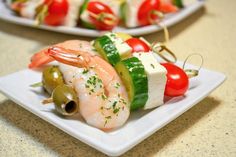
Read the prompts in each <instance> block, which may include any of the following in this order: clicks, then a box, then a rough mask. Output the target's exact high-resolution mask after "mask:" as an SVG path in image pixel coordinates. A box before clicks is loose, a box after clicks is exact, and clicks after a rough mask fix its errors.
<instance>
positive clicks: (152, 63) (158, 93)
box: [133, 52, 167, 109]
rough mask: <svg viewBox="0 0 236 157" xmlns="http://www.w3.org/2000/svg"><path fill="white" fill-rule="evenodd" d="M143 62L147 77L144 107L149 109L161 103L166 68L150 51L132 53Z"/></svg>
mask: <svg viewBox="0 0 236 157" xmlns="http://www.w3.org/2000/svg"><path fill="white" fill-rule="evenodd" d="M133 56H134V57H137V58H138V59H139V60H140V61H141V62H142V64H143V66H144V69H145V72H146V74H147V78H148V100H147V102H146V104H145V106H144V109H151V108H154V107H157V106H160V105H162V104H163V99H164V91H165V85H166V79H167V78H166V73H167V71H166V69H165V68H164V67H163V66H162V65H160V64H159V63H158V61H157V60H156V59H155V57H154V56H153V53H152V52H149V53H145V52H140V53H133Z"/></svg>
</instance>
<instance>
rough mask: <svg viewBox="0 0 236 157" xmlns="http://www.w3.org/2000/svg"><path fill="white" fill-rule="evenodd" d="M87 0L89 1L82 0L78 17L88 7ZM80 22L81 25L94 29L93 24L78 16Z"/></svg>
mask: <svg viewBox="0 0 236 157" xmlns="http://www.w3.org/2000/svg"><path fill="white" fill-rule="evenodd" d="M88 2H89V0H85V1H84V3H83V5H82V6H81V9H80V13H79V17H80V16H81V15H82V14H83V13H84V12H85V11H86V9H87V7H88ZM80 22H81V25H82V26H83V27H85V28H89V29H96V27H95V25H94V24H92V23H90V22H87V21H85V20H82V19H81V18H80Z"/></svg>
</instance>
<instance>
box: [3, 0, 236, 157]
mask: <svg viewBox="0 0 236 157" xmlns="http://www.w3.org/2000/svg"><path fill="white" fill-rule="evenodd" d="M235 8H236V1H235V0H228V1H220V0H218V1H215V0H209V1H207V2H206V5H205V8H202V9H200V10H199V11H197V12H196V13H194V14H193V15H191V16H190V17H188V18H187V19H185V20H184V21H182V22H181V23H179V24H176V25H175V26H173V27H171V28H169V31H170V35H171V40H170V43H169V44H168V46H169V47H170V48H171V49H172V50H173V51H174V52H175V53H176V54H177V56H178V59H179V60H184V59H185V58H186V57H187V56H188V55H189V54H191V53H200V54H202V55H203V56H204V68H207V69H210V70H214V71H219V72H222V73H224V74H225V75H226V76H227V80H226V81H225V82H224V84H223V85H221V86H220V87H219V88H217V89H216V90H215V91H214V92H212V93H211V94H210V95H209V96H208V97H206V98H205V99H204V100H202V101H201V102H200V103H198V104H197V105H196V106H194V107H193V108H191V109H190V110H188V111H187V112H186V113H184V114H183V115H181V116H180V117H178V118H177V119H176V120H174V121H172V122H171V123H169V124H168V125H166V126H165V127H164V128H162V129H160V130H159V131H157V132H156V133H154V134H153V135H152V136H150V137H148V138H147V139H146V140H144V141H143V142H141V143H140V144H138V145H137V146H135V147H134V148H133V149H131V150H130V151H128V152H127V153H125V154H124V155H123V156H125V157H126V156H135V157H136V156H158V157H161V156H181V157H182V156H191V157H193V156H196V157H199V156H220V157H222V156H232V157H233V156H236V83H235V79H236V70H235V69H236V63H235V61H236V20H235V17H236V15H235ZM144 37H145V38H147V39H148V40H150V41H155V40H159V41H162V40H163V33H162V32H158V33H153V34H151V35H146V36H144ZM68 39H87V40H91V39H89V38H82V37H79V36H72V35H66V34H59V33H54V32H49V31H44V30H38V29H33V28H28V27H24V26H18V25H15V24H11V23H7V22H4V21H1V20H0V76H4V75H7V74H10V73H13V72H16V71H19V70H22V69H24V68H26V67H27V64H28V63H29V60H30V56H31V55H32V54H33V53H34V52H36V51H37V50H39V49H40V48H42V47H45V46H47V45H50V44H53V43H57V42H61V41H64V40H68ZM193 62H194V60H193ZM19 83H20V81H19ZM0 156H2V157H8V156H16V157H23V156H24V157H32V156H34V157H37V156H44V157H49V156H50V157H53V156H65V157H72V156H73V157H75V156H105V155H104V154H102V153H100V152H98V151H97V150H95V149H93V148H91V147H89V146H87V145H86V144H84V143H82V142H80V141H79V140H77V139H75V138H73V137H71V136H69V135H67V134H66V133H64V132H63V131H61V130H59V129H57V128H56V127H54V126H52V125H50V124H49V123H47V122H45V121H44V120H42V119H40V118H38V117H37V116H35V115H33V114H32V113H30V112H28V111H26V110H25V109H23V108H21V107H20V106H18V105H17V104H15V103H14V102H12V101H11V100H10V99H8V98H7V97H5V96H3V95H2V94H0Z"/></svg>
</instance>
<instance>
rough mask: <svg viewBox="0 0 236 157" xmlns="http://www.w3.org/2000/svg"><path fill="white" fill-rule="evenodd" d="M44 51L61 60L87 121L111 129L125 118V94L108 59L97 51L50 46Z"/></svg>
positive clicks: (127, 102) (126, 110)
mask: <svg viewBox="0 0 236 157" xmlns="http://www.w3.org/2000/svg"><path fill="white" fill-rule="evenodd" d="M47 54H48V55H49V56H51V57H53V58H54V59H55V60H57V61H58V62H60V64H59V68H60V70H61V72H62V73H63V76H64V78H65V81H66V83H67V84H69V85H71V86H73V87H74V89H75V91H76V93H77V96H78V99H79V102H80V106H79V112H80V114H81V115H82V117H83V118H84V119H85V121H86V122H87V123H88V124H89V125H92V126H94V127H97V128H99V129H102V130H111V129H114V128H118V127H120V126H122V125H123V124H124V123H125V122H126V121H127V119H128V117H129V115H130V110H129V100H128V95H127V92H126V90H125V87H124V85H123V83H122V81H121V80H120V78H119V76H118V74H117V73H116V71H115V69H114V68H113V67H112V66H111V65H110V64H109V63H107V62H106V61H105V60H103V59H102V58H100V57H99V56H97V55H92V54H90V53H87V52H83V51H75V50H69V49H65V48H61V47H52V48H49V49H48V52H47ZM61 63H63V64H61Z"/></svg>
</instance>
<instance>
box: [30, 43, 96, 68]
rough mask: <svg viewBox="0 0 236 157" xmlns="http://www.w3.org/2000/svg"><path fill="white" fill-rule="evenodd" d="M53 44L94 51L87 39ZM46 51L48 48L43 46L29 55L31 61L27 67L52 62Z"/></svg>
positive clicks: (35, 66)
mask: <svg viewBox="0 0 236 157" xmlns="http://www.w3.org/2000/svg"><path fill="white" fill-rule="evenodd" d="M54 46H60V47H64V48H66V49H71V50H75V51H81V50H83V51H86V52H89V53H92V54H94V53H96V52H94V51H93V50H92V47H91V45H90V42H88V41H82V40H68V41H65V42H62V43H58V44H55V45H54ZM47 51H48V48H45V49H43V50H41V51H39V52H37V53H35V54H34V55H33V56H32V57H31V63H30V64H29V66H28V67H29V68H31V69H33V68H38V67H40V66H42V65H44V64H47V63H50V62H52V61H53V60H54V59H53V58H52V57H50V56H48V55H46V54H45V52H47Z"/></svg>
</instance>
